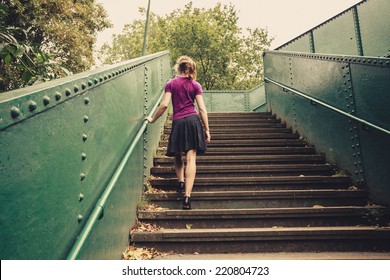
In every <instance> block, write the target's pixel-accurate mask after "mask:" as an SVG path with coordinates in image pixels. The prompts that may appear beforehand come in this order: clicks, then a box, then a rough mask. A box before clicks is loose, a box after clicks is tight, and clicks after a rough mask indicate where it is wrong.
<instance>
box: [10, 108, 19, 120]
mask: <svg viewBox="0 0 390 280" xmlns="http://www.w3.org/2000/svg"><path fill="white" fill-rule="evenodd" d="M20 114H21V113H20V109H19V108H18V107H15V106H14V107H12V108H11V117H12V118H13V119H16V118H17V117H19V116H20Z"/></svg>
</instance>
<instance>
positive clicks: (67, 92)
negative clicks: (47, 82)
mask: <svg viewBox="0 0 390 280" xmlns="http://www.w3.org/2000/svg"><path fill="white" fill-rule="evenodd" d="M71 94H72V92H71V90H70V89H68V88H67V89H66V90H65V95H66V96H69V95H71Z"/></svg>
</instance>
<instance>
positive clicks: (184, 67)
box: [174, 55, 196, 80]
mask: <svg viewBox="0 0 390 280" xmlns="http://www.w3.org/2000/svg"><path fill="white" fill-rule="evenodd" d="M174 69H175V71H176V73H178V74H187V71H188V77H189V78H190V79H191V80H196V63H195V61H193V60H192V58H190V57H189V56H186V55H183V56H181V57H179V58H178V59H177V60H176V65H175V67H174Z"/></svg>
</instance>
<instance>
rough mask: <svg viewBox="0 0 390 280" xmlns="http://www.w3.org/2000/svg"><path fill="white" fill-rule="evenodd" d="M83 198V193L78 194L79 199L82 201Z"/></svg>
mask: <svg viewBox="0 0 390 280" xmlns="http://www.w3.org/2000/svg"><path fill="white" fill-rule="evenodd" d="M83 200H84V195H83V194H82V193H80V194H79V201H83Z"/></svg>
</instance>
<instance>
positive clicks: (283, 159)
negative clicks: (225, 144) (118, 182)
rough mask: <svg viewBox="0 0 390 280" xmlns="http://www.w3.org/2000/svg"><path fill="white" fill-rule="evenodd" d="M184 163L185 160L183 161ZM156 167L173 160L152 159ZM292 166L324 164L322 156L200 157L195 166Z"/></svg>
mask: <svg viewBox="0 0 390 280" xmlns="http://www.w3.org/2000/svg"><path fill="white" fill-rule="evenodd" d="M184 161H185V159H184ZM154 162H155V164H156V165H160V166H163V165H172V164H173V158H170V157H157V158H155V159H154ZM277 163H284V164H292V163H311V164H324V163H325V156H324V155H231V156H225V155H218V156H207V155H205V156H202V157H198V158H197V165H198V166H202V165H215V164H223V165H228V164H246V165H250V164H277Z"/></svg>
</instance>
